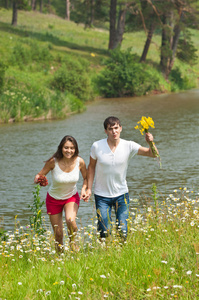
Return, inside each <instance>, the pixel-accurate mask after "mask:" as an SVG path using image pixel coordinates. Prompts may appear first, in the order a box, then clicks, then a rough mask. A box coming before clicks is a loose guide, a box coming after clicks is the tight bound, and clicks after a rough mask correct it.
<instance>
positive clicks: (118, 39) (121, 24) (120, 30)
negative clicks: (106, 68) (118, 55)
mask: <svg viewBox="0 0 199 300" xmlns="http://www.w3.org/2000/svg"><path fill="white" fill-rule="evenodd" d="M125 18H126V9H124V10H120V12H119V17H118V23H117V30H116V33H115V38H114V41H113V49H115V48H117V47H118V46H119V45H121V43H122V40H123V34H124V29H125Z"/></svg>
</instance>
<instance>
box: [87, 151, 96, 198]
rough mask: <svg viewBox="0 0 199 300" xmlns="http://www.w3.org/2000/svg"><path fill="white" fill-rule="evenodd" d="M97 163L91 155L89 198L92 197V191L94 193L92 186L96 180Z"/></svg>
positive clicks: (88, 171)
mask: <svg viewBox="0 0 199 300" xmlns="http://www.w3.org/2000/svg"><path fill="white" fill-rule="evenodd" d="M96 163H97V160H96V159H93V158H92V157H91V156H90V162H89V165H88V170H87V180H88V188H87V199H89V198H90V196H91V193H92V186H93V181H94V177H95V167H96Z"/></svg>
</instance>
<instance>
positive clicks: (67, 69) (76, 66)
mask: <svg viewBox="0 0 199 300" xmlns="http://www.w3.org/2000/svg"><path fill="white" fill-rule="evenodd" d="M51 86H52V87H53V88H55V89H58V90H60V91H62V92H64V91H67V92H69V93H71V94H73V95H75V96H76V97H78V98H79V99H80V100H83V101H86V100H88V99H91V98H92V97H93V96H92V88H91V82H90V78H89V76H88V73H87V68H85V66H83V65H82V63H81V62H80V61H75V60H72V59H69V60H67V61H65V63H64V64H62V65H61V67H60V68H59V69H58V70H57V71H56V72H55V73H54V77H53V80H52V83H51Z"/></svg>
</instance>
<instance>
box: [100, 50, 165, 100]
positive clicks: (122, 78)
mask: <svg viewBox="0 0 199 300" xmlns="http://www.w3.org/2000/svg"><path fill="white" fill-rule="evenodd" d="M136 60H137V57H136V56H135V55H133V54H131V51H130V49H128V50H127V51H125V52H122V51H120V50H118V49H117V50H114V51H111V53H110V58H108V59H107V60H106V61H105V63H104V64H105V68H104V69H103V70H102V72H101V73H100V75H99V76H98V78H97V84H98V85H99V90H100V92H101V93H102V95H103V96H105V97H123V96H135V95H136V96H140V95H145V94H146V93H147V92H148V91H151V90H153V89H156V88H158V85H159V83H158V82H159V80H158V77H157V76H156V75H154V76H153V77H151V70H150V68H149V67H147V66H146V65H144V64H140V63H138V62H136Z"/></svg>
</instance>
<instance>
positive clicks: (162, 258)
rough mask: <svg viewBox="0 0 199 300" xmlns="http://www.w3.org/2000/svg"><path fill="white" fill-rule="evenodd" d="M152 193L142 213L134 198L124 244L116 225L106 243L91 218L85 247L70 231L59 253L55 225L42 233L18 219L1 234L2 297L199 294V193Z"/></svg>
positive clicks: (82, 232)
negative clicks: (73, 240) (72, 246)
mask: <svg viewBox="0 0 199 300" xmlns="http://www.w3.org/2000/svg"><path fill="white" fill-rule="evenodd" d="M152 191H153V192H152V194H151V197H149V198H148V199H145V200H147V203H148V204H147V205H145V206H143V208H142V210H139V209H137V208H136V207H135V206H133V202H135V201H137V200H136V199H131V201H132V205H131V207H132V208H131V212H130V215H129V220H128V222H129V235H128V238H127V240H126V241H125V242H123V241H122V240H121V239H120V235H119V232H118V231H116V230H115V228H114V225H113V232H112V235H111V236H110V238H109V239H107V240H106V241H102V242H100V241H99V239H98V233H97V228H96V223H97V220H96V219H95V218H91V220H90V224H88V225H87V226H85V227H80V228H79V232H78V235H77V238H76V239H77V243H78V244H79V247H80V250H79V252H74V251H71V249H70V247H69V244H68V236H67V233H66V232H65V242H64V251H63V253H60V254H58V253H56V251H55V247H54V241H53V236H52V232H51V230H49V229H47V228H46V231H45V233H43V234H37V233H35V230H34V228H33V227H32V226H31V224H29V225H27V226H25V227H22V226H20V223H19V222H18V221H17V216H16V217H15V230H14V232H10V231H9V232H6V233H4V234H2V236H1V243H0V265H1V270H2V271H1V273H0V298H1V299H31V300H32V299H90V300H91V299H97V300H98V299H105V298H107V299H136V300H137V299H198V297H199V234H198V228H199V210H198V206H199V198H198V194H195V193H194V191H191V190H190V191H189V190H188V189H187V188H186V187H183V188H179V189H176V190H174V191H173V192H172V193H171V194H170V195H169V196H168V198H167V199H164V198H162V196H161V195H159V193H158V190H157V189H156V187H155V186H153V188H152ZM141 200H142V199H139V201H141ZM145 203H146V201H145ZM38 212H39V211H38ZM42 226H43V228H45V224H43V225H42Z"/></svg>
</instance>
